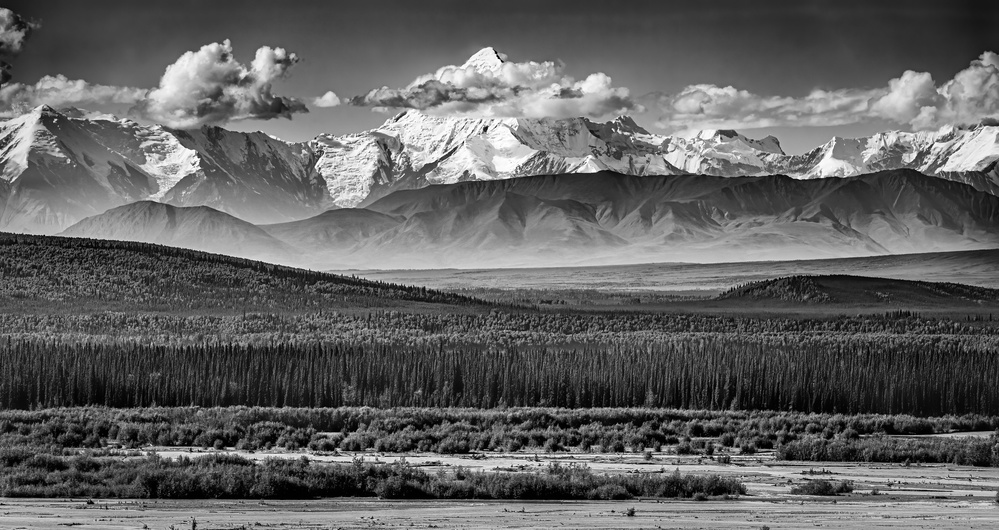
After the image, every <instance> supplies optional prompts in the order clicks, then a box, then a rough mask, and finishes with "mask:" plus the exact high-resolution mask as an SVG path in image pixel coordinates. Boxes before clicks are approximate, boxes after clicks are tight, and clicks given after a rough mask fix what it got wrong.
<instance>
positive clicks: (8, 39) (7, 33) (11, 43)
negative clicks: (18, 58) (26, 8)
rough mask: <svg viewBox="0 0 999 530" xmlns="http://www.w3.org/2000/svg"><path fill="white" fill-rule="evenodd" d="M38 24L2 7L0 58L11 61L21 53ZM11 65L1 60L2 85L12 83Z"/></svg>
mask: <svg viewBox="0 0 999 530" xmlns="http://www.w3.org/2000/svg"><path fill="white" fill-rule="evenodd" d="M38 27H39V24H38V23H37V22H31V21H28V20H25V19H24V18H22V17H21V16H20V15H18V14H17V13H15V12H13V11H11V10H10V9H7V8H6V7H0V58H3V59H11V58H13V57H14V56H15V55H17V54H19V53H21V49H23V48H24V42H25V41H26V40H28V36H29V35H31V32H32V31H34V30H36V29H38ZM10 69H11V66H10V63H8V62H7V61H6V60H0V85H2V84H4V83H6V82H7V81H10V79H11V73H10Z"/></svg>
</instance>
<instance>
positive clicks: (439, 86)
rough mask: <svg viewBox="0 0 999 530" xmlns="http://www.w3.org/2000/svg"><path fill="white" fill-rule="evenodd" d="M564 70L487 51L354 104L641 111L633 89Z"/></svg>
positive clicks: (500, 113) (454, 111) (509, 113)
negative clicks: (511, 58)
mask: <svg viewBox="0 0 999 530" xmlns="http://www.w3.org/2000/svg"><path fill="white" fill-rule="evenodd" d="M564 70H565V65H564V64H563V63H562V62H561V61H559V62H554V61H544V62H535V61H527V62H520V63H518V62H510V61H507V60H506V56H505V55H501V54H499V53H497V52H496V51H495V50H493V49H492V48H485V49H483V50H482V51H480V52H478V53H476V54H475V55H473V56H472V57H471V58H470V59H469V60H468V61H467V62H465V64H463V65H461V66H453V65H450V66H444V67H442V68H439V69H438V70H437V71H436V72H434V73H430V74H425V75H422V76H420V77H418V78H416V79H415V80H413V81H412V82H411V83H410V84H409V85H407V86H405V87H403V88H389V87H387V86H386V87H381V88H376V89H374V90H371V91H369V92H368V93H367V94H364V95H361V96H356V97H353V98H351V99H350V100H349V103H350V104H351V105H356V106H362V107H373V108H377V109H382V108H388V109H405V108H409V109H418V110H421V111H426V112H428V113H431V114H449V115H464V116H485V117H521V116H523V117H532V118H540V117H555V118H565V117H575V116H588V117H593V118H597V117H601V116H606V115H608V114H620V113H624V112H628V111H635V110H640V108H639V105H637V104H636V103H635V102H634V101H633V100H632V99H631V96H630V93H629V91H628V89H627V88H623V87H615V86H614V85H613V83H612V82H611V78H610V77H608V76H607V75H606V74H603V73H599V72H598V73H594V74H590V75H588V76H587V77H586V78H584V79H582V80H576V79H574V78H572V77H570V76H568V75H566V74H565V72H564Z"/></svg>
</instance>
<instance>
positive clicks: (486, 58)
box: [461, 47, 506, 73]
mask: <svg viewBox="0 0 999 530" xmlns="http://www.w3.org/2000/svg"><path fill="white" fill-rule="evenodd" d="M504 62H506V55H503V54H500V53H499V52H498V51H496V50H495V49H494V48H492V47H487V48H482V49H481V50H479V51H477V52H475V54H473V55H472V56H471V57H469V58H468V60H467V61H465V64H463V65H461V68H463V69H469V68H471V69H472V70H474V71H476V72H480V73H486V72H492V73H495V72H498V71H499V70H500V69H501V68H503V63H504Z"/></svg>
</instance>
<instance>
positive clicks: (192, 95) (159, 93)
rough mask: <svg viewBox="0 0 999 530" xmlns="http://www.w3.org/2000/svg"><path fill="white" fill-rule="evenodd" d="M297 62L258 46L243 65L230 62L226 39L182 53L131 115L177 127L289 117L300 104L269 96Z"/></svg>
mask: <svg viewBox="0 0 999 530" xmlns="http://www.w3.org/2000/svg"><path fill="white" fill-rule="evenodd" d="M298 62H299V58H298V56H297V55H295V54H294V53H290V52H288V51H286V50H285V49H284V48H271V47H269V46H264V47H261V48H260V49H258V50H257V53H256V56H255V57H254V59H253V61H252V62H251V63H250V65H249V66H247V65H244V64H241V63H239V62H238V61H236V59H235V58H233V54H232V44H231V43H230V42H229V40H225V41H223V42H222V43H217V42H216V43H212V44H208V45H205V46H202V47H201V49H200V50H198V51H193V52H187V53H185V54H184V55H182V56H180V58H179V59H177V61H176V62H174V63H173V64H171V65H170V66H168V67H167V68H166V71H165V72H164V73H163V77H162V78H161V79H160V84H159V86H158V87H156V88H154V89H152V90H150V91H149V93H148V95H147V96H146V98H145V99H143V100H142V101H141V102H139V104H138V105H136V107H135V109H134V110H135V111H136V112H138V113H139V114H140V115H142V116H144V117H146V118H148V119H150V120H153V121H157V122H159V123H163V124H165V125H168V126H171V127H177V128H184V129H186V128H195V127H200V126H202V125H206V124H224V123H226V122H229V121H234V120H243V119H263V120H267V119H273V118H291V116H292V115H293V114H295V113H299V112H308V109H307V108H306V106H305V103H304V102H302V101H300V100H298V99H295V98H290V97H284V96H279V95H276V94H274V92H273V91H272V84H273V83H274V81H277V80H279V79H282V78H285V77H287V75H288V72H289V70H290V69H291V67H292V66H294V65H295V64H296V63H298Z"/></svg>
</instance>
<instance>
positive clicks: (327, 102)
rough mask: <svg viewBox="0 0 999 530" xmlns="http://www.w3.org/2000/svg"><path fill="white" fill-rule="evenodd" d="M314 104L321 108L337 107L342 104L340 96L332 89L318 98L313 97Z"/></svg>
mask: <svg viewBox="0 0 999 530" xmlns="http://www.w3.org/2000/svg"><path fill="white" fill-rule="evenodd" d="M312 104H313V105H314V106H316V107H321V108H328V107H336V106H338V105H339V104H340V98H339V97H337V95H336V94H334V93H333V91H332V90H330V91H329V92H326V93H325V94H323V95H321V96H319V97H318V98H315V99H313V100H312Z"/></svg>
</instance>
